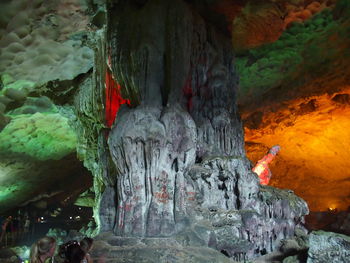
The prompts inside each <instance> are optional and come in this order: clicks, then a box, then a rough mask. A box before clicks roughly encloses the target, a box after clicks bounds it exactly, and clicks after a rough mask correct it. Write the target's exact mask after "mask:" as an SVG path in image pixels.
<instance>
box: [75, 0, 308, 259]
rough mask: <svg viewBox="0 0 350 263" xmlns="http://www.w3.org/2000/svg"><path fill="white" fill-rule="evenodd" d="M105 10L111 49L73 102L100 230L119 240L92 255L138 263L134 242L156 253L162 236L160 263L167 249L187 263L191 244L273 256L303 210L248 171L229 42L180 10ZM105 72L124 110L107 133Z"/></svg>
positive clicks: (173, 6) (102, 53) (121, 6)
mask: <svg viewBox="0 0 350 263" xmlns="http://www.w3.org/2000/svg"><path fill="white" fill-rule="evenodd" d="M108 12H109V16H108V17H109V18H110V20H109V21H108V28H107V39H106V43H107V44H106V45H105V44H104V43H105V42H104V41H105V37H106V35H105V34H104V31H103V30H101V31H100V38H99V39H97V40H96V41H97V45H96V47H97V48H96V50H95V54H96V56H95V65H97V67H96V68H95V72H94V76H93V77H92V78H91V79H90V78H89V79H87V80H86V82H84V84H83V85H82V86H81V89H80V92H79V95H78V96H77V99H76V105H77V107H76V108H77V115H78V117H79V126H80V133H81V135H84V136H78V138H79V139H78V140H79V148H78V149H79V153H80V154H81V156H82V158H83V159H84V162H85V165H86V166H87V167H88V168H89V169H90V170H91V171H92V172H93V174H94V175H95V183H94V189H95V192H96V201H97V206H96V207H95V216H96V218H97V220H98V223H99V231H100V232H103V231H113V233H114V234H116V235H118V237H112V239H113V240H118V242H117V243H115V244H114V243H113V242H112V243H111V244H109V245H108V247H109V248H108V249H107V251H109V252H106V251H105V248H103V247H104V246H105V245H106V244H105V245H102V247H101V248H100V249H101V250H103V251H104V252H103V253H106V255H105V256H106V257H107V258H108V259H110V260H112V259H111V258H113V257H114V256H113V255H114V254H113V253H117V254H115V257H116V256H117V255H121V257H122V258H124V257H126V256H127V255H129V257H131V258H133V259H131V260H134V261H138V260H139V258H138V257H139V255H137V253H134V252H132V251H130V249H132V248H133V246H134V245H135V244H138V245H137V246H144V247H145V248H150V251H151V252H150V253H152V255H153V256H154V255H156V254H154V253H156V250H154V247H153V248H152V246H155V244H153V245H150V244H151V243H149V242H151V241H152V240H155V241H154V242H156V243H157V244H159V243H161V240H162V238H163V239H164V242H165V241H167V242H168V243H169V244H173V245H171V246H170V247H164V246H163V247H162V248H161V250H160V251H161V253H162V254H164V258H162V259H161V262H167V261H166V260H168V259H167V258H166V257H167V255H170V254H176V253H175V251H173V249H174V247H177V249H178V251H179V253H184V255H186V256H185V257H186V258H187V259H188V254H187V253H188V248H187V247H191V248H195V249H194V250H197V251H203V249H204V250H206V249H208V248H209V247H210V248H214V249H215V250H216V251H221V252H222V253H224V254H225V255H227V256H229V257H231V258H233V259H235V260H245V259H248V258H254V257H257V256H259V255H262V254H266V253H268V252H271V251H273V250H275V249H276V248H277V247H278V246H279V245H280V243H279V242H280V240H281V239H283V238H288V237H291V236H293V235H294V231H295V227H296V226H297V225H298V224H299V223H300V222H301V221H302V218H303V216H304V215H305V214H307V213H308V208H307V205H306V203H305V202H304V201H303V200H301V199H300V198H298V197H296V196H295V195H294V194H293V193H292V192H289V191H286V190H278V189H273V188H271V187H260V185H259V182H258V178H257V176H256V175H255V174H253V173H252V172H251V171H250V168H251V167H250V164H249V161H248V160H247V159H246V157H245V153H244V148H243V131H242V126H241V122H240V119H239V117H238V114H237V108H236V104H235V100H236V88H237V83H238V78H237V76H236V74H235V71H234V68H233V54H232V51H231V47H230V41H229V40H228V39H226V38H225V37H224V36H222V35H220V34H219V33H217V32H215V29H214V28H213V27H211V26H210V25H209V24H206V23H205V22H204V21H203V20H202V19H201V18H200V17H199V16H198V15H197V14H196V13H195V12H193V11H192V10H191V9H189V8H188V6H187V4H186V3H184V2H182V1H160V0H152V1H147V2H145V3H133V2H118V3H114V4H113V5H110V6H109V8H108ZM126 21H127V22H126ZM145 21H147V23H146V22H145ZM180 35H181V37H179V36H180ZM106 61H107V63H108V64H109V65H108V66H107V64H106ZM107 67H108V68H110V69H111V71H112V74H113V77H114V79H115V81H116V82H117V83H118V84H120V86H121V95H122V96H123V98H125V99H129V100H130V104H131V107H128V106H125V105H124V106H122V107H121V108H120V110H119V112H118V113H117V117H116V119H115V121H114V124H113V126H112V127H111V129H110V130H108V129H106V128H105V127H104V124H105V122H106V120H105V116H104V112H103V109H101V107H100V106H99V105H101V104H100V103H104V102H105V97H104V90H105V87H104V76H105V73H106V71H107ZM108 70H109V69H108ZM106 100H107V98H106ZM99 238H101V239H104V238H106V237H104V236H103V234H101V235H100V237H99ZM112 239H111V240H112ZM142 240H143V241H142ZM129 241H130V242H131V243H128V242H129ZM123 242H124V243H125V242H126V243H125V244H126V245H125V246H121V247H110V245H114V246H115V245H118V244H119V245H120V244H124V243H123ZM137 246H136V247H137ZM157 246H158V245H157ZM134 248H135V247H134ZM136 251H139V252H140V253H139V254H140V255H144V256H145V257H148V255H147V253H148V252H147V253H146V251H147V249H146V251H144V252H142V251H141V250H139V248H138V247H137V249H136ZM181 251H182V252H181ZM100 252H101V251H100V250H99V249H97V251H96V253H100ZM144 253H146V254H144ZM157 253H159V251H158V252H157ZM196 253H200V252H196ZM194 258H197V256H195V257H194ZM145 260H146V262H147V260H148V259H145ZM154 260H156V259H150V260H149V261H150V262H152V261H154ZM176 260H179V259H174V262H175V261H176ZM196 260H197V259H196ZM210 260H211V259H210ZM197 261H198V262H200V260H199V259H198V260H197ZM197 261H195V262H197Z"/></svg>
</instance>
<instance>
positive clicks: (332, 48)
mask: <svg viewBox="0 0 350 263" xmlns="http://www.w3.org/2000/svg"><path fill="white" fill-rule="evenodd" d="M134 2H135V4H138V5H140V6H142V5H143V4H144V3H145V2H146V1H136V0H135V1H134ZM186 2H187V3H188V4H189V5H191V6H192V8H195V9H196V10H198V11H199V13H200V14H201V15H202V16H203V17H204V18H205V19H206V20H207V21H210V22H211V23H213V24H214V25H215V26H216V27H217V28H218V29H219V30H220V31H221V32H223V33H224V34H226V35H229V36H230V37H231V38H232V48H233V49H234V50H235V52H236V54H237V56H236V61H235V64H236V69H237V71H238V74H239V76H240V90H239V94H238V102H237V103H238V105H239V108H240V111H241V116H242V119H243V122H244V127H245V138H246V151H247V156H248V158H249V159H250V160H251V161H252V163H255V162H256V161H257V160H258V159H259V158H261V157H262V156H263V155H264V154H265V152H266V151H267V150H268V148H269V147H271V146H273V145H274V144H279V145H281V147H282V150H281V152H280V154H279V155H278V157H277V158H276V160H275V161H274V163H273V164H272V166H271V170H272V173H273V177H272V180H271V184H272V185H273V186H276V187H280V188H290V189H292V190H293V191H295V193H296V194H298V195H300V196H301V197H303V198H305V199H306V200H307V201H308V203H309V205H310V208H311V209H312V210H325V209H327V208H328V207H332V206H334V207H338V208H340V209H346V208H347V206H348V205H349V201H350V200H349V199H350V197H349V196H350V190H349V189H350V177H349V168H348V167H349V165H350V161H349V160H350V150H349V149H350V148H349V142H350V129H349V128H350V118H349V116H350V106H349V104H350V74H349V73H350V48H349V47H350V37H349V36H350V19H349V17H350V4H349V2H348V1H343V0H339V1H335V0H334V1H330V0H328V1H324V0H320V1H307V0H305V1H301V0H288V1H285V0H271V1H258V0H250V1H249V0H239V1H234V0H206V1H197V0H188V1H186ZM0 10H1V15H0V48H1V53H0V74H1V83H0V84H1V86H0V130H1V132H0V212H3V211H5V210H7V209H10V208H13V207H16V206H20V205H24V204H27V203H28V201H31V200H32V201H33V202H35V201H37V200H40V199H43V198H48V197H53V196H56V197H57V198H58V199H59V198H61V199H66V198H67V196H70V195H74V194H75V195H76V194H77V192H79V191H80V192H82V191H84V190H86V189H87V188H89V187H90V186H91V175H90V174H89V172H88V171H87V170H85V169H84V168H83V165H82V162H81V161H79V159H78V157H76V156H77V154H76V152H77V151H76V148H77V147H78V145H77V138H76V133H75V129H77V127H76V126H75V123H76V122H75V120H76V116H75V111H74V108H73V101H74V94H75V93H76V91H77V90H78V89H79V87H80V88H81V83H83V82H84V81H85V80H86V78H87V77H88V76H89V74H91V72H92V71H93V67H94V51H93V48H94V34H95V33H96V32H97V31H98V30H99V29H101V28H102V27H103V25H104V23H105V10H104V5H103V1H78V0H53V1H42V0H35V1H24V0H14V1H1V3H0ZM68 181H70V182H72V183H69V184H68V185H69V187H68V185H67V182H68ZM78 182H80V184H79V183H78ZM62 192H66V195H64V194H62ZM56 201H57V199H56Z"/></svg>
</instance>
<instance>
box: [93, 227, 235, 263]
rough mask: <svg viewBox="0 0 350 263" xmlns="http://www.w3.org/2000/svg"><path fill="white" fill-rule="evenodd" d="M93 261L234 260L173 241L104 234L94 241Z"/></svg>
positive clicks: (210, 250)
mask: <svg viewBox="0 0 350 263" xmlns="http://www.w3.org/2000/svg"><path fill="white" fill-rule="evenodd" d="M92 258H93V260H94V261H103V262H125V263H133V262H143V263H148V262H167V263H171V262H193V263H202V262H203V263H214V262H222V263H226V262H227V263H229V262H232V263H234V261H233V260H232V259H230V258H228V257H226V256H224V255H223V254H221V253H220V252H218V251H216V250H214V249H211V248H208V247H203V246H202V247H199V246H186V247H185V248H184V247H183V246H182V245H181V243H180V242H178V241H176V240H174V239H170V238H142V239H138V238H121V237H116V236H114V235H113V234H112V233H105V234H103V235H100V236H99V238H98V239H95V242H94V250H93V252H92Z"/></svg>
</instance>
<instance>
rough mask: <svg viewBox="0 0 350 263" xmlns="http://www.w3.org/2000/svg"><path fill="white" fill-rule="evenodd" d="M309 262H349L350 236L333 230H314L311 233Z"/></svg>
mask: <svg viewBox="0 0 350 263" xmlns="http://www.w3.org/2000/svg"><path fill="white" fill-rule="evenodd" d="M309 246H310V248H309V251H308V259H307V263H317V262H319V263H323V262H335V263H338V262H339V263H340V262H348V261H349V258H350V237H349V236H345V235H341V234H336V233H332V232H324V231H314V232H312V233H311V234H310V241H309Z"/></svg>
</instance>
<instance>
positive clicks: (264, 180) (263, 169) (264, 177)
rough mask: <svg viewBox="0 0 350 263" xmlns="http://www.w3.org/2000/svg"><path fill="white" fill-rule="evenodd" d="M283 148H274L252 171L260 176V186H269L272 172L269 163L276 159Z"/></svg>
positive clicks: (277, 146) (276, 146)
mask: <svg viewBox="0 0 350 263" xmlns="http://www.w3.org/2000/svg"><path fill="white" fill-rule="evenodd" d="M280 149H281V147H280V146H279V145H275V146H273V147H272V148H271V149H270V150H269V152H268V153H267V154H266V155H265V156H264V157H263V158H262V159H261V160H259V161H258V162H257V164H256V165H255V166H254V168H253V169H252V170H253V172H254V173H256V174H257V175H258V176H259V179H260V184H262V185H268V184H269V181H270V179H271V175H272V174H271V171H270V169H269V163H271V162H272V160H273V159H274V158H275V156H276V155H277V153H278V152H279V151H280Z"/></svg>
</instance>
